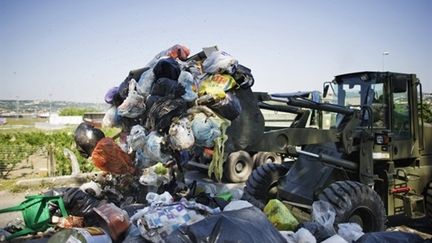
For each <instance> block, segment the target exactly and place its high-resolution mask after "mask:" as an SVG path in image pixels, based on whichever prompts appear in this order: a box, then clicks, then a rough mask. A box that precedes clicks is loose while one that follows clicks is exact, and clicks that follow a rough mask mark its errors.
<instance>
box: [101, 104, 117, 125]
mask: <svg viewBox="0 0 432 243" xmlns="http://www.w3.org/2000/svg"><path fill="white" fill-rule="evenodd" d="M120 124H121V117H120V116H119V114H118V112H117V107H115V106H111V107H110V108H109V109H108V110H107V111H106V112H105V115H104V117H103V119H102V127H117V126H119V125H120Z"/></svg>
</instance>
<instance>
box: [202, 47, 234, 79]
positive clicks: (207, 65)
mask: <svg viewBox="0 0 432 243" xmlns="http://www.w3.org/2000/svg"><path fill="white" fill-rule="evenodd" d="M237 65H238V61H237V60H236V59H235V58H234V57H233V56H231V55H230V54H228V53H226V52H224V51H215V52H212V53H211V54H210V56H208V57H207V59H205V60H204V62H203V64H202V66H203V70H204V72H206V73H211V74H215V73H229V74H233V73H234V72H235V70H236V68H237Z"/></svg>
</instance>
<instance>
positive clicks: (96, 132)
mask: <svg viewBox="0 0 432 243" xmlns="http://www.w3.org/2000/svg"><path fill="white" fill-rule="evenodd" d="M104 137H105V134H104V133H103V132H102V131H101V130H100V129H97V128H95V127H93V126H92V125H90V124H87V123H84V122H83V123H81V124H79V125H78V127H77V128H76V129H75V132H74V140H75V143H76V145H77V149H78V151H79V152H80V154H81V155H82V156H83V157H85V158H88V157H89V156H90V155H91V154H92V152H93V149H94V148H95V147H96V144H97V143H98V142H99V140H101V139H102V138H104Z"/></svg>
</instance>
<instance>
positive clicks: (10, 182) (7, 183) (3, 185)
mask: <svg viewBox="0 0 432 243" xmlns="http://www.w3.org/2000/svg"><path fill="white" fill-rule="evenodd" d="M19 180H20V179H2V180H0V191H9V192H12V193H19V192H25V191H35V192H37V191H42V190H46V189H53V188H55V186H56V185H55V184H52V183H42V184H39V185H34V186H19V185H17V184H16V182H17V181H19Z"/></svg>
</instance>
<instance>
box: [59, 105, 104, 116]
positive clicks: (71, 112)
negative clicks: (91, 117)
mask: <svg viewBox="0 0 432 243" xmlns="http://www.w3.org/2000/svg"><path fill="white" fill-rule="evenodd" d="M94 111H97V110H96V109H94V108H78V107H66V108H64V109H62V110H60V112H59V115H60V116H83V115H84V113H86V112H94Z"/></svg>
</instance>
